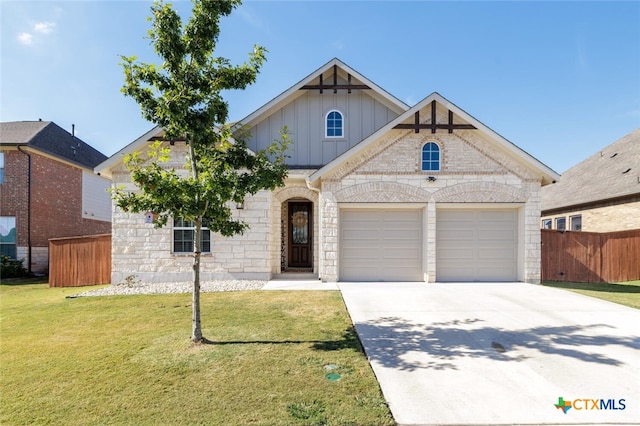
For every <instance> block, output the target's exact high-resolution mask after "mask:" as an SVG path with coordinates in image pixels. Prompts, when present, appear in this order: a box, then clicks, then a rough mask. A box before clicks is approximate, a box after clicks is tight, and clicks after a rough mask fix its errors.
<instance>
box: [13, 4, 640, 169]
mask: <svg viewBox="0 0 640 426" xmlns="http://www.w3.org/2000/svg"><path fill="white" fill-rule="evenodd" d="M173 4H174V6H175V7H176V9H177V10H178V11H179V13H180V14H181V16H183V18H185V20H186V18H187V17H188V15H189V14H190V10H191V2H190V1H174V2H173ZM150 5H151V2H148V1H141V0H140V1H89V0H87V1H40V2H31V1H6V0H0V6H1V16H0V27H1V30H0V31H1V33H0V39H1V45H0V48H1V50H0V53H1V58H0V59H1V65H0V66H1V68H0V108H1V109H0V120H1V121H19V120H37V119H38V118H42V119H43V120H50V121H54V122H56V123H57V124H58V125H60V126H61V127H64V128H66V129H68V130H70V129H71V125H72V124H75V125H76V134H77V135H78V136H79V137H80V138H82V139H83V140H84V141H85V142H87V143H89V144H91V145H92V146H94V147H95V148H97V149H98V150H100V151H102V152H103V153H104V154H106V155H111V154H113V153H115V152H116V151H118V150H119V149H121V148H123V147H124V146H125V145H127V144H128V143H130V142H132V141H133V140H135V139H136V138H137V137H139V136H140V135H142V134H143V133H145V132H146V131H147V130H149V129H150V128H151V127H153V125H152V124H151V123H148V122H145V120H144V119H143V118H142V117H141V115H140V111H139V108H138V106H137V105H136V104H135V102H134V101H133V100H132V99H130V98H126V97H125V96H124V95H122V94H121V92H120V87H121V86H122V82H123V74H122V69H121V67H120V66H119V62H120V58H119V55H137V56H138V57H139V58H140V59H142V60H145V61H148V62H157V61H156V58H155V57H154V55H153V50H152V47H151V46H150V45H149V40H148V39H145V36H146V32H147V30H148V28H149V22H147V20H146V17H147V16H148V15H149V7H150ZM256 43H257V44H260V45H263V46H265V47H266V48H267V49H268V50H269V53H268V55H267V63H266V64H265V66H264V67H263V69H262V72H261V73H260V75H259V76H258V81H257V83H256V84H255V85H253V86H251V87H249V88H248V89H247V90H245V91H244V92H236V93H228V94H227V95H226V99H227V100H228V101H229V104H230V117H229V118H230V119H231V120H239V119H241V118H243V117H245V116H246V115H248V114H249V113H251V112H252V111H254V110H255V109H257V108H259V107H260V106H262V105H263V104H264V103H266V102H267V101H269V100H270V99H272V98H273V97H275V96H277V95H278V94H280V93H281V92H283V91H284V90H286V89H288V88H289V87H290V86H291V85H293V84H294V83H296V82H298V81H299V80H300V79H302V78H304V77H306V76H307V75H308V74H310V73H311V72H312V71H314V70H315V69H316V68H318V67H320V66H321V65H323V64H324V63H326V62H327V61H329V60H330V59H331V58H333V57H338V58H339V59H341V60H342V61H344V62H345V63H346V64H348V65H349V66H351V67H352V68H354V69H356V70H357V71H359V72H360V73H361V74H363V75H364V76H366V77H367V78H368V79H370V80H372V81H373V82H375V83H376V84H378V85H379V86H381V87H382V88H384V89H385V90H387V91H388V92H390V93H391V94H392V95H394V96H396V97H397V98H399V99H400V100H402V101H404V102H406V103H408V104H409V105H410V106H412V105H414V104H415V103H417V102H419V101H420V100H421V99H423V98H424V97H426V96H428V95H429V94H430V93H432V92H438V93H440V94H441V95H443V96H444V97H446V98H447V99H449V100H450V101H451V102H453V103H454V104H456V105H457V106H458V107H460V108H462V109H464V110H465V111H467V112H468V113H469V114H471V115H473V116H474V117H475V118H476V119H478V120H480V121H481V122H483V123H484V124H485V125H487V126H489V127H490V128H492V129H493V130H495V131H496V132H498V133H500V134H501V135H502V136H504V137H505V138H507V139H508V140H510V141H511V142H513V143H515V144H516V145H518V146H520V147H521V148H522V149H524V150H525V151H527V152H529V153H530V154H532V155H533V156H535V157H536V158H538V159H539V160H540V161H542V162H543V163H545V164H547V165H548V166H550V167H551V168H553V169H554V170H556V171H558V172H563V171H565V170H566V169H568V168H570V167H571V166H573V165H575V164H576V163H578V162H580V161H581V160H583V159H585V158H586V157H588V156H590V155H591V154H594V153H595V152H597V151H598V150H600V149H601V148H604V147H605V146H607V145H609V144H611V143H612V142H614V141H615V140H617V139H618V138H620V137H622V136H624V135H626V134H627V133H629V132H631V131H632V130H634V129H636V128H638V127H640V2H638V1H626V2H615V1H606V2H596V1H582V2H579V1H566V2H552V1H536V2H520V1H511V2H508V1H495V2H485V1H473V2H463V1H447V2H437V1H406V2H402V1H349V2H343V1H321V2H313V1H256V0H254V1H250V0H247V1H245V3H244V4H243V5H242V6H241V7H240V8H239V9H237V10H236V11H235V12H234V13H233V14H232V15H231V16H230V17H228V18H226V19H225V20H224V21H223V26H222V33H221V36H220V40H219V44H218V49H217V52H216V53H217V55H219V56H224V57H227V58H229V59H231V60H232V61H233V62H235V63H239V62H241V61H244V60H245V59H246V57H247V56H246V55H247V52H249V51H251V50H252V47H253V45H254V44H256Z"/></svg>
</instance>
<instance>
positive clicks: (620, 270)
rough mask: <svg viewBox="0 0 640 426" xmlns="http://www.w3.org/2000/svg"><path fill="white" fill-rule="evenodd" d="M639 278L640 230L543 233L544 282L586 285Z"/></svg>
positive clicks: (547, 231) (544, 231)
mask: <svg viewBox="0 0 640 426" xmlns="http://www.w3.org/2000/svg"><path fill="white" fill-rule="evenodd" d="M638 279H640V229H634V230H630V231H620V232H607V233H597V232H581V231H574V232H572V231H565V232H560V231H553V230H546V229H543V230H542V280H543V281H567V282H583V283H599V282H609V283H610V282H620V281H631V280H638Z"/></svg>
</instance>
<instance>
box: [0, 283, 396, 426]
mask: <svg viewBox="0 0 640 426" xmlns="http://www.w3.org/2000/svg"><path fill="white" fill-rule="evenodd" d="M5 284H6V283H3V285H1V286H0V297H1V300H0V303H1V310H0V332H1V338H2V345H1V348H0V388H1V389H2V391H1V395H0V424H7V425H9V424H10V425H20V424H24V425H27V424H29V425H31V424H74V425H83V424H85V425H88V424H118V425H122V424H128V425H134V424H135V425H144V424H166V425H173V424H194V425H195V424H202V425H247V424H255V425H259V424H263V425H296V424H304V425H321V424H327V425H392V424H394V422H393V419H392V417H391V415H390V413H389V410H388V408H387V406H386V403H385V401H384V399H383V397H382V394H381V392H380V388H379V386H378V383H377V382H376V379H375V377H374V375H373V372H372V370H371V368H370V366H369V363H368V362H367V359H366V357H365V356H364V354H363V353H362V349H361V347H360V344H359V342H358V340H357V337H356V335H355V332H354V330H353V328H352V326H351V322H350V320H349V316H348V314H347V312H346V309H345V307H344V304H343V302H342V299H341V297H340V293H339V292H329V291H323V292H320V291H319V292H266V291H265V292H261V291H253V292H229V293H206V294H202V313H203V331H204V335H205V337H207V338H208V339H210V340H212V341H214V342H215V344H209V345H200V346H192V345H191V344H190V341H189V336H190V332H191V322H190V320H191V305H190V295H188V294H177V295H149V296H111V297H86V298H75V299H67V298H65V296H67V295H72V294H76V293H79V292H81V291H83V290H85V289H84V288H83V289H79V288H49V287H48V286H47V284H27V285H5ZM332 374H337V375H332ZM329 378H330V379H336V378H337V379H338V380H329Z"/></svg>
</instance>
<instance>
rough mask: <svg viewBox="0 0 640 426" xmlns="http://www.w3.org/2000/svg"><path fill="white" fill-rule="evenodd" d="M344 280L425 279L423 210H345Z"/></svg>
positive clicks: (342, 222) (342, 225) (342, 242)
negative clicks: (423, 267) (423, 271)
mask: <svg viewBox="0 0 640 426" xmlns="http://www.w3.org/2000/svg"><path fill="white" fill-rule="evenodd" d="M339 262H340V264H339V267H340V280H341V281H422V280H423V277H422V210H384V211H383V210H345V209H343V210H341V214H340V259H339Z"/></svg>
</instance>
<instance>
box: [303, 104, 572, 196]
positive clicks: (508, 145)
mask: <svg viewBox="0 0 640 426" xmlns="http://www.w3.org/2000/svg"><path fill="white" fill-rule="evenodd" d="M433 101H435V102H436V103H437V104H440V105H441V106H442V107H444V108H446V109H448V110H449V111H451V112H452V113H453V114H455V115H456V116H458V117H459V118H460V119H462V120H463V121H465V122H466V123H468V124H471V125H472V126H474V127H475V128H476V129H477V130H478V131H481V132H482V133H484V134H485V135H487V136H488V137H489V138H490V140H491V141H493V142H494V145H495V146H496V148H498V149H500V150H502V151H504V152H506V153H507V154H510V155H511V156H512V157H514V158H516V159H517V160H519V161H520V162H521V163H523V164H524V165H525V166H527V167H528V168H529V169H531V170H533V171H535V172H536V173H538V174H539V175H540V179H541V181H542V184H543V185H547V184H549V183H552V182H554V181H556V180H557V179H559V178H560V175H559V174H558V173H556V172H555V171H553V170H552V169H551V168H549V167H548V166H546V165H545V164H543V163H541V162H540V161H538V160H537V159H536V158H534V157H533V156H531V155H530V154H529V153H527V152H526V151H524V150H523V149H521V148H520V147H518V146H516V145H515V144H513V143H512V142H510V141H508V140H507V139H505V138H503V137H502V136H500V135H499V134H498V133H496V132H494V131H493V130H491V129H490V128H489V127H487V126H486V125H484V124H483V123H481V122H480V121H478V120H476V119H475V118H474V117H472V116H471V115H470V114H468V113H467V112H465V111H464V110H462V109H461V108H459V107H458V106H456V105H455V104H453V103H452V102H450V101H449V100H447V99H446V98H444V97H443V96H442V95H440V94H439V93H437V92H433V93H432V94H430V95H429V96H427V97H426V98H424V99H423V100H422V101H420V102H418V103H417V104H416V105H414V106H413V107H412V108H410V109H408V110H407V111H405V112H404V113H403V114H400V115H399V116H398V117H397V118H396V119H394V120H392V121H390V122H389V123H388V124H387V125H385V126H384V127H382V128H380V129H379V130H378V131H376V132H374V133H373V134H372V135H371V136H369V137H367V138H366V139H364V140H363V141H362V142H360V143H359V144H357V145H356V146H354V147H353V148H351V149H349V150H348V151H346V152H344V153H343V154H342V155H340V156H338V157H337V158H336V159H334V160H333V161H331V162H330V163H329V164H327V165H325V166H324V167H322V168H321V169H320V170H318V171H316V172H315V173H313V174H312V175H311V176H309V182H311V183H313V182H316V181H317V180H319V179H320V178H321V177H322V176H324V175H325V174H327V173H329V172H330V171H331V170H334V169H335V168H336V167H338V166H340V165H341V164H343V163H344V162H346V161H348V160H349V159H350V158H351V157H353V156H354V155H356V154H357V153H359V152H361V151H362V150H364V149H366V148H367V147H368V146H370V145H371V144H373V143H375V141H376V140H378V139H379V138H380V137H381V136H383V135H384V134H385V133H387V132H389V131H390V130H392V129H393V128H394V127H395V126H397V125H398V124H402V123H403V122H405V121H407V120H409V119H413V118H412V117H413V116H414V114H415V113H416V112H418V111H420V110H421V109H422V108H424V107H425V106H427V105H428V104H430V103H432V102H433Z"/></svg>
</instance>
